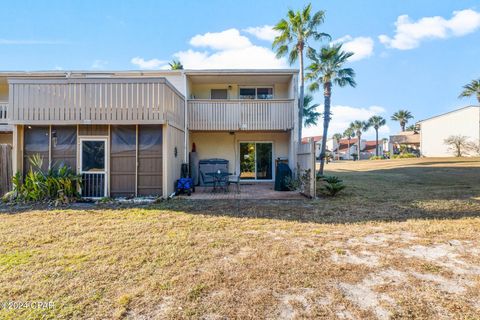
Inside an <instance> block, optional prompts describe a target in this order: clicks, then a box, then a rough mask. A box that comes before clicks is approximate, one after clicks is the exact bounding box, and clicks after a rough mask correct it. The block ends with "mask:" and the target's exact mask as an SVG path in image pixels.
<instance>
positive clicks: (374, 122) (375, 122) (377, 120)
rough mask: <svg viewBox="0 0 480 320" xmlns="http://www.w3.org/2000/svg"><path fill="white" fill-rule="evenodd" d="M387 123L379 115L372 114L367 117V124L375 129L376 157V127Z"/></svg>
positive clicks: (376, 147)
mask: <svg viewBox="0 0 480 320" xmlns="http://www.w3.org/2000/svg"><path fill="white" fill-rule="evenodd" d="M386 123H387V120H385V119H384V118H383V117H380V116H372V117H371V118H370V119H368V124H369V125H370V126H371V127H373V128H374V129H375V141H376V144H375V155H376V156H377V157H378V129H379V128H380V127H383V126H384V125H385V124H386Z"/></svg>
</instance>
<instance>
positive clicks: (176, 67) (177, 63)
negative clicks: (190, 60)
mask: <svg viewBox="0 0 480 320" xmlns="http://www.w3.org/2000/svg"><path fill="white" fill-rule="evenodd" d="M168 65H169V66H170V69H171V70H183V64H182V63H181V62H180V61H179V60H172V62H170V63H169V64H168Z"/></svg>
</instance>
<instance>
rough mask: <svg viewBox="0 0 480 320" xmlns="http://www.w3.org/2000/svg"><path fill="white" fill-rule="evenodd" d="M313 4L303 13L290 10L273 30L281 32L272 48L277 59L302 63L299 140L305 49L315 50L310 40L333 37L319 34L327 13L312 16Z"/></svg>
mask: <svg viewBox="0 0 480 320" xmlns="http://www.w3.org/2000/svg"><path fill="white" fill-rule="evenodd" d="M311 11H312V4H309V5H307V6H306V7H305V8H303V9H302V10H301V11H300V10H297V11H293V10H288V12H287V17H286V19H282V20H280V21H279V22H278V23H277V24H276V25H275V26H274V27H273V29H274V30H276V31H278V32H280V34H279V35H278V36H276V37H275V39H274V40H273V44H272V47H273V48H274V49H276V54H277V58H280V57H284V56H286V55H288V61H289V63H290V64H294V63H295V62H296V61H297V59H298V60H299V61H300V98H299V106H298V116H299V119H298V122H299V128H298V139H299V141H300V140H301V139H302V124H303V96H304V94H305V92H304V86H305V77H304V67H303V58H304V56H303V55H304V49H305V48H307V49H308V50H309V51H310V50H313V49H311V47H310V46H309V44H308V41H309V40H310V39H314V40H321V39H323V38H328V39H331V37H330V36H329V35H328V34H326V33H322V32H318V31H317V28H318V27H319V26H320V25H321V24H322V23H323V22H324V20H325V12H324V11H317V12H316V13H315V14H314V15H313V16H312V15H311Z"/></svg>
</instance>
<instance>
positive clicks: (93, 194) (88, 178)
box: [80, 138, 108, 198]
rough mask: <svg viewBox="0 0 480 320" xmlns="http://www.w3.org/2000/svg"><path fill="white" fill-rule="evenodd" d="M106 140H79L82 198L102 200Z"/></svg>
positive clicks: (104, 185) (105, 177)
mask: <svg viewBox="0 0 480 320" xmlns="http://www.w3.org/2000/svg"><path fill="white" fill-rule="evenodd" d="M107 154H108V153H107V139H101V138H82V139H81V140H80V174H81V175H82V197H87V198H102V197H105V195H106V188H107V163H108V162H107Z"/></svg>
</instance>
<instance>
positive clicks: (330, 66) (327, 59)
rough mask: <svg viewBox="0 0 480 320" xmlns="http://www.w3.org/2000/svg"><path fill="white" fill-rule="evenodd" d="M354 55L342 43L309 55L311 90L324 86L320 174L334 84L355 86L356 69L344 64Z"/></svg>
mask: <svg viewBox="0 0 480 320" xmlns="http://www.w3.org/2000/svg"><path fill="white" fill-rule="evenodd" d="M352 55H353V53H352V52H345V51H342V45H341V44H336V45H333V46H325V47H322V48H321V49H320V52H319V53H317V52H315V51H310V52H309V54H308V57H309V58H310V60H312V64H311V65H310V66H308V70H309V73H308V74H307V79H309V80H312V81H313V83H312V84H311V85H310V90H311V91H317V90H319V89H320V85H321V86H322V88H323V97H324V111H323V136H322V149H321V151H320V174H323V167H324V165H325V159H324V158H325V145H326V143H327V136H328V125H329V124H330V102H331V97H332V85H334V84H335V85H337V86H339V87H345V86H347V85H348V86H351V87H355V86H356V85H357V83H356V82H355V80H354V78H355V71H353V69H352V68H344V67H343V65H344V64H345V63H346V62H347V60H348V58H350V57H351V56H352Z"/></svg>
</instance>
